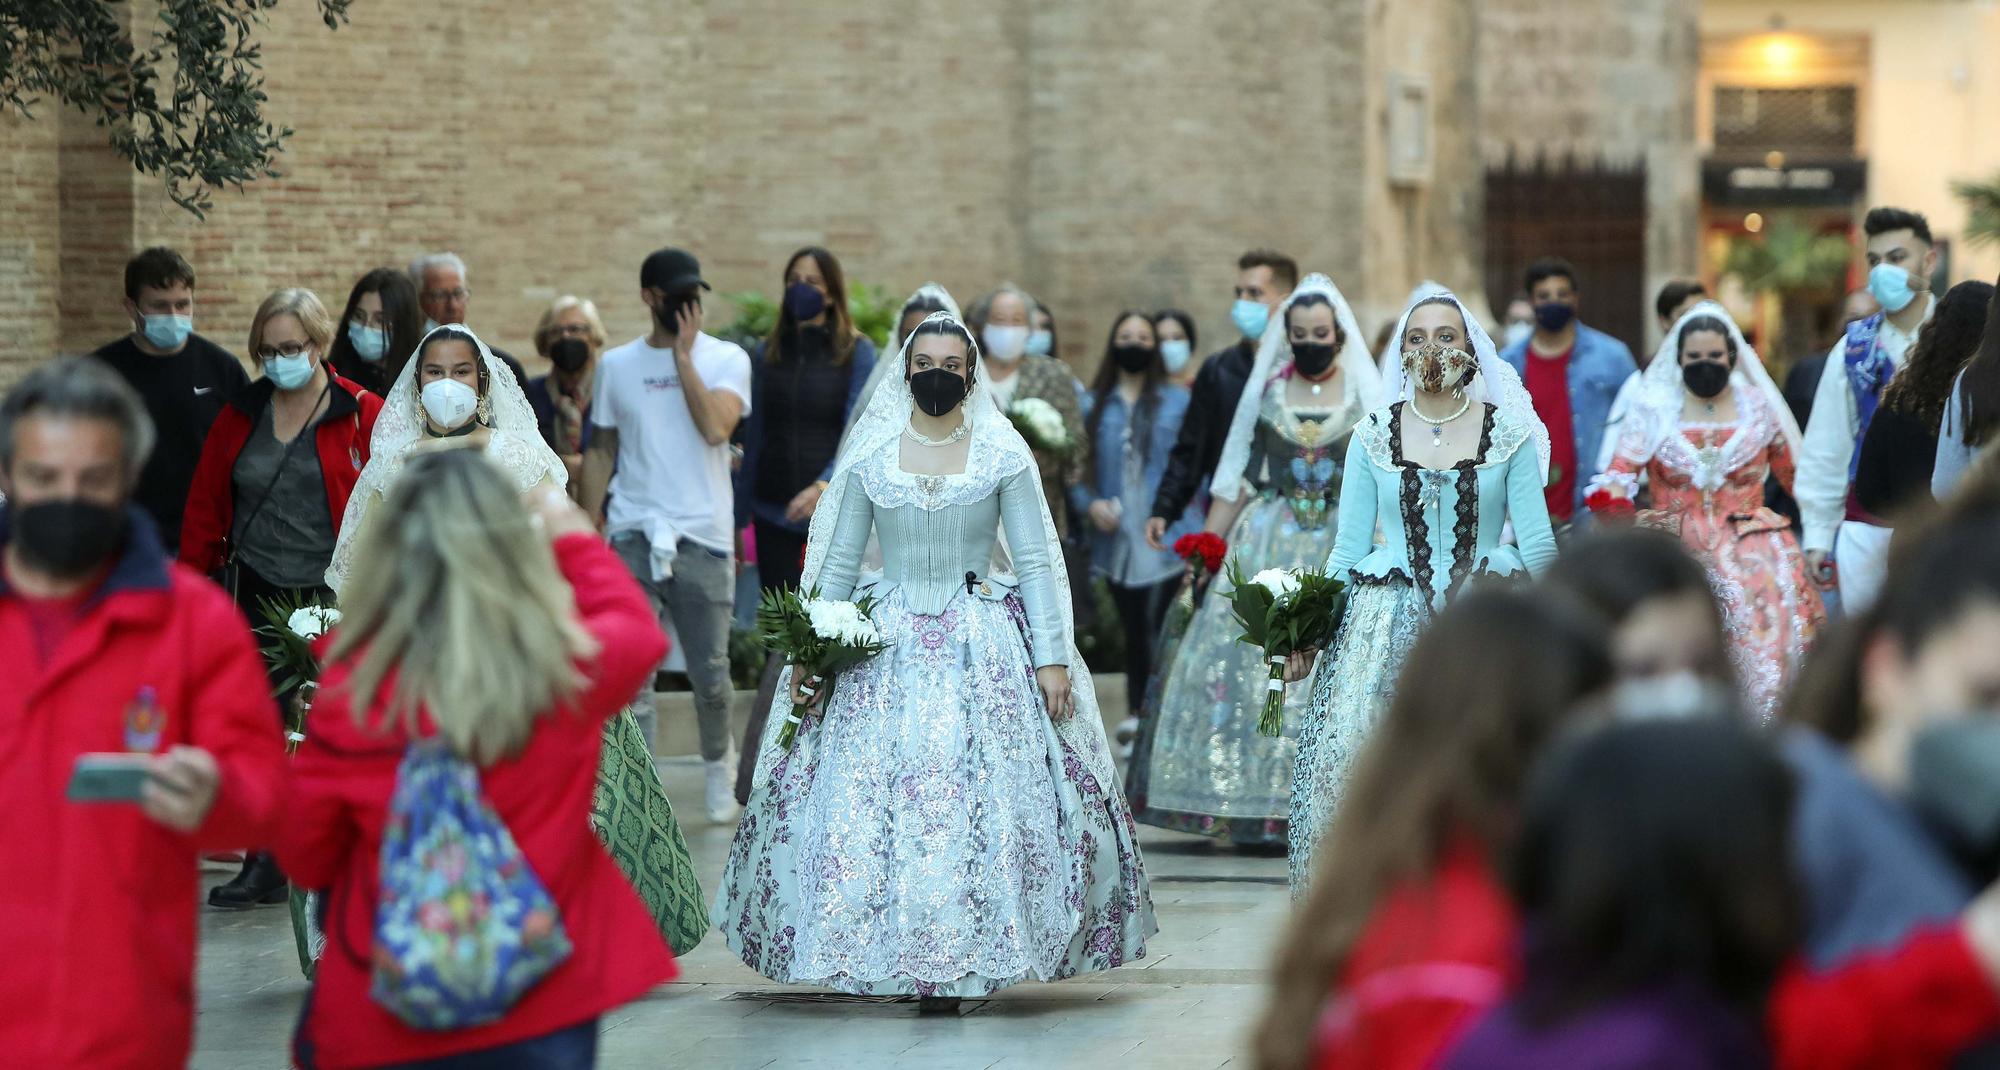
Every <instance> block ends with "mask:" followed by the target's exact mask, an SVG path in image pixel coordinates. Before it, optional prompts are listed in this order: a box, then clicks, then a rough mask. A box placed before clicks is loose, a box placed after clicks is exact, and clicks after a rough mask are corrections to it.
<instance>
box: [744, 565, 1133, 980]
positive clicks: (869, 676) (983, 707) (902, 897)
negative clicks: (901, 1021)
mask: <svg viewBox="0 0 2000 1070" xmlns="http://www.w3.org/2000/svg"><path fill="white" fill-rule="evenodd" d="M873 616H874V619H875V622H876V624H877V626H878V627H880V628H881V629H882V632H883V634H884V636H885V637H886V638H887V639H888V641H889V642H890V644H891V645H890V648H889V650H888V651H886V652H885V653H883V654H882V655H881V656H879V657H877V658H875V659H873V660H872V661H870V662H868V663H867V664H865V665H862V666H860V667H859V668H856V669H853V670H850V671H849V672H847V673H845V674H843V675H842V676H841V677H840V678H839V679H838V680H836V681H835V683H834V687H833V691H832V692H831V694H830V695H829V696H828V699H827V707H826V712H825V714H824V716H819V717H810V718H808V719H807V721H806V723H805V724H804V725H803V726H801V728H800V730H799V735H798V739H797V741H796V742H795V743H794V744H793V749H792V751H791V753H790V754H789V755H786V756H784V757H783V758H782V759H781V760H780V762H779V764H778V765H777V766H776V767H775V769H774V770H773V771H772V773H771V775H770V777H769V779H768V781H767V782H766V783H765V784H764V785H763V786H761V787H759V788H757V789H756V790H755V791H754V792H753V793H752V795H751V798H750V806H749V808H748V810H747V811H746V812H745V814H744V817H743V823H742V824H741V825H740V826H739V827H738V829H737V833H736V840H735V843H734V844H733V845H732V847H731V849H730V853H729V860H728V862H727V864H726V866H725V868H724V870H723V876H722V884H721V888H720V890H719V892H718V893H717V896H716V904H715V911H714V920H715V923H716V925H717V926H719V927H720V928H721V929H722V932H723V935H724V937H725V939H726V940H727V941H728V943H729V946H730V948H731V949H732V950H734V951H735V952H736V953H737V955H738V956H740V957H741V958H742V960H743V962H744V964H745V965H748V966H749V967H750V968H752V969H754V970H756V971H757V972H758V973H760V974H763V975H764V976H766V977H769V978H772V979H773V980H778V981H785V982H790V983H797V984H815V985H824V986H827V987H830V988H836V989H840V990H842V991H847V992H854V993H859V994H862V995H896V994H917V995H940V996H980V995H986V994H989V993H991V992H993V991H996V990H998V989H1000V988H1003V987H1005V986H1007V985H1009V984H1012V983H1015V982H1018V981H1025V980H1036V981H1052V980H1057V979H1060V978H1064V977H1069V976H1073V975H1075V974H1080V973H1089V972H1093V971H1097V970H1107V969H1111V968H1112V967H1115V966H1118V965H1121V964H1123V963H1125V962H1128V961H1132V960H1134V959H1138V958H1141V957H1143V956H1144V954H1145V944H1146V940H1147V938H1148V937H1150V936H1151V935H1152V934H1153V933H1154V932H1155V931H1157V929H1158V926H1157V925H1156V924H1155V922H1154V917H1153V908H1152V901H1151V898H1150V896H1149V895H1148V892H1147V888H1146V882H1145V874H1144V871H1143V869H1142V867H1141V863H1140V859H1139V847H1138V835H1137V829H1136V827H1135V826H1134V825H1133V823H1132V817H1131V813H1130V811H1129V810H1128V809H1127V808H1126V806H1125V801H1124V798H1123V796H1121V795H1120V794H1119V792H1118V788H1117V785H1115V784H1107V783H1102V782H1100V780H1099V778H1098V777H1096V776H1095V775H1093V774H1091V773H1090V772H1089V771H1088V770H1087V769H1086V768H1085V763H1084V762H1083V761H1081V760H1079V757H1078V756H1077V755H1075V754H1073V753H1071V752H1070V746H1069V744H1067V743H1065V742H1064V741H1063V739H1062V738H1061V737H1059V736H1058V734H1057V732H1056V730H1055V729H1054V727H1053V726H1052V725H1051V723H1050V721H1049V718H1048V715H1047V713H1046V712H1045V711H1044V709H1043V706H1042V700H1041V694H1040V691H1039V690H1038V689H1037V687H1036V685H1035V674H1034V666H1033V664H1032V663H1031V659H1030V657H1029V645H1028V636H1027V630H1026V619H1025V615H1024V614H1023V612H1022V609H1021V604H1020V601H1019V599H1018V597H1011V596H1010V597H1009V598H1008V599H1007V600H1006V601H1004V602H996V601H990V600H987V599H983V598H978V597H972V596H960V597H958V598H956V599H954V600H953V602H952V603H951V605H950V606H949V607H948V608H947V609H946V610H945V612H943V613H942V614H938V615H936V616H930V615H923V614H917V613H912V612H909V611H908V610H906V609H904V608H903V606H902V604H901V601H900V599H899V598H898V597H897V596H896V595H895V594H894V593H891V594H890V595H889V596H888V597H887V598H886V599H885V600H884V601H883V602H882V603H881V604H879V605H878V606H877V607H876V609H875V611H874V614H873ZM1100 746H1101V743H1100ZM1108 760H1109V758H1108V755H1107V756H1105V757H1104V761H1103V762H1100V763H1094V764H1099V765H1100V766H1103V765H1105V764H1106V763H1108Z"/></svg>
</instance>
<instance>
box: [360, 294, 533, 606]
mask: <svg viewBox="0 0 2000 1070" xmlns="http://www.w3.org/2000/svg"><path fill="white" fill-rule="evenodd" d="M440 331H450V332H452V333H455V334H462V335H464V336H465V337H467V338H470V339H471V340H472V344H473V347H474V348H476V349H478V350H479V359H480V362H481V363H483V364H484V365H485V367H486V384H487V386H486V394H485V397H484V398H482V399H481V402H480V413H481V419H484V420H485V421H486V423H487V425H488V426H489V427H490V428H491V429H492V435H491V436H490V437H489V439H488V441H487V443H486V447H485V448H486V456H487V457H488V458H489V459H491V460H492V461H493V463H495V464H497V465H499V466H500V470H501V471H503V472H506V473H507V474H508V475H509V476H511V477H513V479H514V482H515V483H516V484H517V485H518V486H519V487H520V489H522V490H524V491H525V490H528V489H530V488H532V487H534V486H535V485H537V484H539V483H542V482H544V481H550V482H553V483H554V484H555V485H556V486H558V487H562V486H567V485H568V483H569V473H568V471H567V470H566V469H564V468H563V463H562V460H561V459H560V458H558V457H557V456H556V454H555V451H554V450H552V449H550V448H549V446H548V443H547V442H544V441H543V440H542V432H541V428H540V427H539V426H538V425H537V424H536V422H535V410H534V407H533V406H531V405H529V404H528V395H527V394H525V393H523V392H522V390H521V384H520V383H519V382H516V381H515V379H514V372H513V370H512V369H510V368H508V367H507V365H506V364H504V363H502V362H501V361H500V360H499V359H498V358H496V357H495V356H494V355H493V350H492V349H490V348H488V347H487V345H486V343H485V342H483V341H481V340H480V338H479V336H478V335H476V334H473V333H472V330H471V329H470V328H468V327H466V326H464V325H463V324H457V323H447V324H443V325H440V326H438V327H434V328H432V329H431V331H430V332H429V333H428V334H425V335H424V339H423V341H422V342H419V343H417V348H416V350H415V351H414V352H413V353H412V355H411V357H410V359H409V360H408V361H406V362H405V363H404V364H403V371H402V373H401V374H400V375H398V376H396V382H395V383H394V385H392V386H390V387H389V390H388V393H387V394H386V395H385V396H384V397H383V399H382V412H381V415H379V416H377V417H376V418H375V434H374V436H373V437H372V438H370V439H369V446H368V448H369V457H368V466H367V467H366V468H363V469H362V470H361V478H360V479H359V480H358V481H356V483H355V484H354V493H353V494H352V495H351V496H349V497H348V499H347V515H346V516H345V517H343V518H342V520H341V523H340V537H339V538H338V539H337V540H335V542H334V547H333V563H332V564H331V565H329V566H328V567H327V570H326V585H327V586H328V587H331V588H332V589H333V593H334V594H336V595H338V594H339V593H340V591H341V588H342V586H344V585H345V584H346V582H347V577H348V575H349V574H350V573H351V572H352V571H353V569H354V565H355V562H354V559H353V557H354V544H355V542H356V540H357V539H358V538H359V537H360V535H361V525H362V522H363V521H364V520H365V519H366V516H367V512H368V509H369V508H370V507H371V506H373V505H375V504H376V503H378V502H380V501H383V500H386V499H387V498H388V496H389V488H390V487H392V486H394V485H395V482H396V477H397V476H398V475H400V474H401V473H402V471H403V462H404V461H405V460H407V459H408V458H409V455H410V450H411V449H413V448H414V447H416V446H417V445H418V444H419V443H421V442H423V441H424V440H425V435H424V426H425V418H424V406H423V402H422V401H421V400H420V398H419V396H418V391H417V367H418V365H419V364H421V363H422V361H421V360H419V359H418V356H417V354H421V353H422V352H423V351H424V346H426V345H428V344H429V343H430V340H431V337H432V336H433V335H435V334H437V333H438V332H440Z"/></svg>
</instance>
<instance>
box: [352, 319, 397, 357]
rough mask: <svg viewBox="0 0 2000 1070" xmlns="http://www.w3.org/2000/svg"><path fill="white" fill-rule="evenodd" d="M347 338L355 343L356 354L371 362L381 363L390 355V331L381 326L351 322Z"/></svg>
mask: <svg viewBox="0 0 2000 1070" xmlns="http://www.w3.org/2000/svg"><path fill="white" fill-rule="evenodd" d="M347 340H348V341H349V342H352V343H354V355H355V356H357V357H360V358H361V359H362V360H365V361H367V362H368V363H370V364H380V363H382V358H383V357H386V356H388V355H389V332H388V331H386V330H383V329H382V328H380V327H366V326H363V325H361V324H359V323H349V324H348V325H347Z"/></svg>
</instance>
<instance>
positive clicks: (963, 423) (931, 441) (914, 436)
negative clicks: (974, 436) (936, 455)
mask: <svg viewBox="0 0 2000 1070" xmlns="http://www.w3.org/2000/svg"><path fill="white" fill-rule="evenodd" d="M971 431H972V422H971V421H970V420H960V421H959V424H958V426H957V427H955V428H952V431H951V434H949V435H946V436H944V437H943V438H925V437H924V436H923V433H922V432H920V431H918V430H917V425H916V424H904V425H903V434H904V435H905V436H907V437H908V438H909V440H910V441H911V442H914V443H916V444H917V445H919V446H933V447H937V446H949V445H951V444H952V443H954V442H957V441H958V440H960V439H962V438H964V437H965V436H966V435H967V434H969V433H971Z"/></svg>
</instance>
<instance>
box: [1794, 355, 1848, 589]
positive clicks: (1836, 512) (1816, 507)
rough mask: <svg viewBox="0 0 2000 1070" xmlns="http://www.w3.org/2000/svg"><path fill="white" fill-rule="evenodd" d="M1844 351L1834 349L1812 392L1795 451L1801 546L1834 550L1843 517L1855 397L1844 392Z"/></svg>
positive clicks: (1845, 378)
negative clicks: (1803, 431)
mask: <svg viewBox="0 0 2000 1070" xmlns="http://www.w3.org/2000/svg"><path fill="white" fill-rule="evenodd" d="M1845 353H1846V349H1845V347H1844V346H1840V345H1836V346H1835V347H1834V350H1833V352H1832V353H1831V354H1829V355H1828V356H1827V358H1826V370H1825V371H1824V372H1822V373H1820V377H1819V389H1818V390H1817V391H1815V392H1814V393H1813V409H1812V420H1811V421H1809V422H1808V423H1807V424H1806V434H1805V444H1804V446H1803V447H1801V449H1800V450H1799V458H1798V464H1799V471H1798V477H1797V479H1796V480H1795V484H1796V485H1795V487H1794V489H1793V491H1792V496H1793V497H1794V498H1797V499H1798V502H1799V516H1800V518H1801V519H1802V520H1803V521H1804V522H1805V523H1804V527H1805V538H1804V540H1803V541H1804V543H1805V548H1806V549H1808V550H1831V549H1833V536H1834V534H1835V533H1836V532H1838V531H1839V530H1840V521H1841V519H1842V518H1843V517H1845V516H1846V515H1847V469H1848V464H1849V463H1850V462H1851V461H1853V459H1854V395H1853V394H1852V393H1850V392H1849V391H1848V389H1847V362H1846V359H1845Z"/></svg>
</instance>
